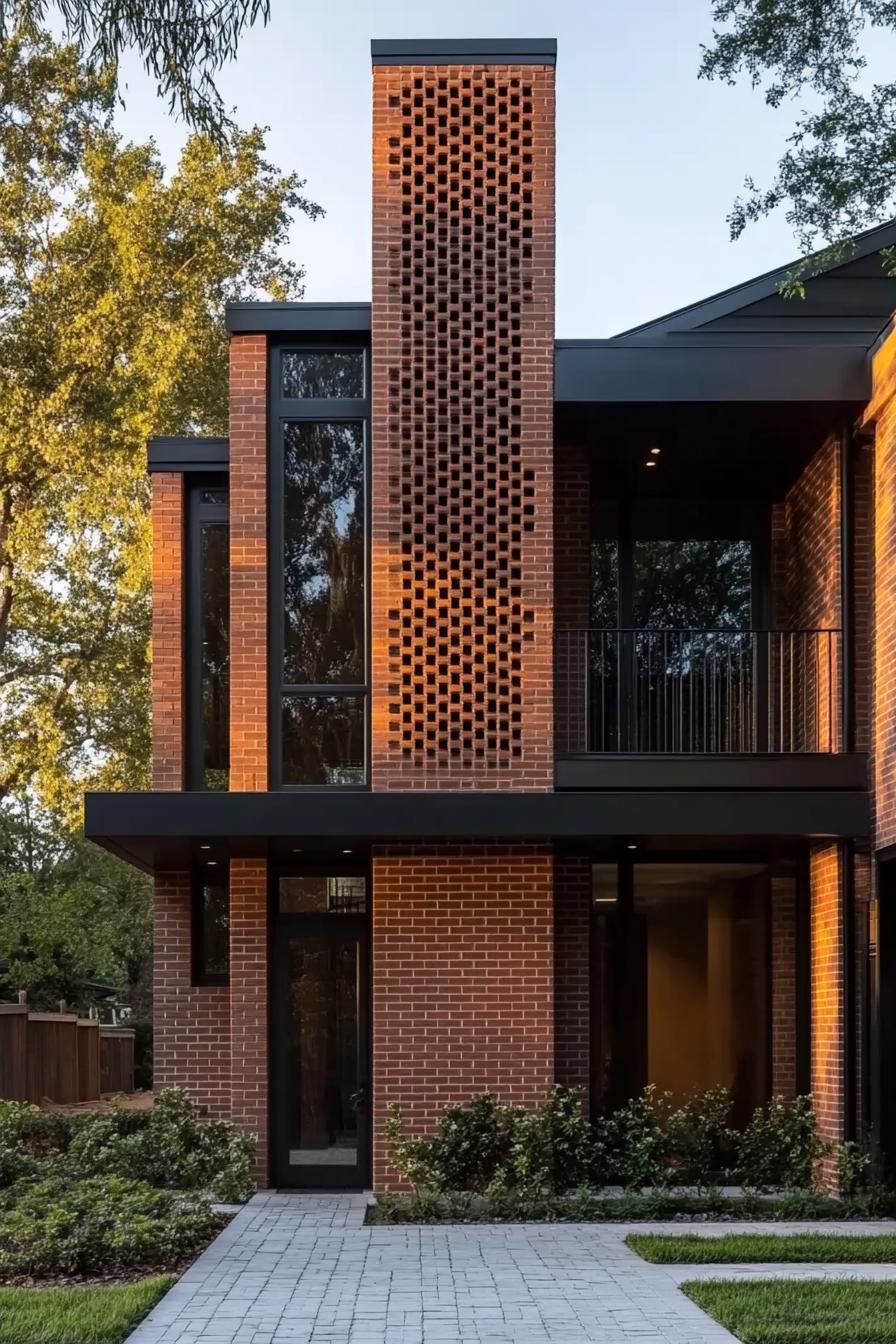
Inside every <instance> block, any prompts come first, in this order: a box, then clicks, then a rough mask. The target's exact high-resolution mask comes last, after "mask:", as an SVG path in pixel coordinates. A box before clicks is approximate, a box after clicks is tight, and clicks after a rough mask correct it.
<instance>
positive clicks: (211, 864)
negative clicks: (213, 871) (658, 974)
mask: <svg viewBox="0 0 896 1344" xmlns="http://www.w3.org/2000/svg"><path fill="white" fill-rule="evenodd" d="M206 863H207V864H208V866H209V868H216V867H217V866H218V860H217V859H206Z"/></svg>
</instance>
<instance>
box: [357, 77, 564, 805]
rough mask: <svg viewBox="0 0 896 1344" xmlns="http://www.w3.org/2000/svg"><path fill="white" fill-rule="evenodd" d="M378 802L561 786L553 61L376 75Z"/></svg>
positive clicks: (374, 666) (374, 749) (375, 753)
mask: <svg viewBox="0 0 896 1344" xmlns="http://www.w3.org/2000/svg"><path fill="white" fill-rule="evenodd" d="M371 325H372V330H371V340H372V369H373V383H372V387H373V409H372V425H371V435H372V440H373V443H374V445H375V451H374V454H373V476H372V583H371V602H372V612H371V620H372V628H373V632H374V636H373V644H372V650H371V660H372V667H371V679H372V699H371V708H372V784H373V787H374V789H414V788H423V787H426V788H437V789H457V788H475V789H492V788H501V789H550V788H551V787H552V784H553V769H554V762H553V751H552V722H553V706H552V683H553V677H552V658H553V647H552V626H553V621H552V610H551V607H552V596H553V582H552V511H553V485H552V476H551V448H552V437H553V368H554V70H553V67H552V66H520V67H517V66H501V67H488V66H474V65H469V66H454V65H421V66H385V65H378V66H376V67H375V69H374V77H373V305H372V317H371Z"/></svg>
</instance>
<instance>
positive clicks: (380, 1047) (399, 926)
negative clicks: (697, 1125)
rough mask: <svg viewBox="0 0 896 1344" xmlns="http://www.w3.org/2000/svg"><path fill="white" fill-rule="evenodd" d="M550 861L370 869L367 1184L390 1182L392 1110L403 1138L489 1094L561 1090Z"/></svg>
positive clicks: (383, 855) (522, 1099)
mask: <svg viewBox="0 0 896 1344" xmlns="http://www.w3.org/2000/svg"><path fill="white" fill-rule="evenodd" d="M553 886H554V883H553V858H552V855H551V852H550V850H549V849H543V848H538V847H534V846H532V847H529V846H518V847H514V848H504V847H500V846H494V847H489V848H487V849H478V850H477V849H469V850H464V849H461V848H460V847H452V848H446V849H441V850H416V851H415V850H381V851H378V852H377V851H375V852H374V859H373V966H372V980H373V1095H374V1104H373V1126H374V1156H373V1181H374V1186H375V1188H378V1189H382V1188H385V1187H387V1186H388V1185H390V1184H392V1183H394V1177H393V1174H392V1173H391V1172H390V1171H389V1167H388V1162H387V1157H386V1152H385V1147H384V1143H383V1139H382V1129H383V1122H384V1120H385V1116H386V1111H387V1108H388V1106H389V1105H390V1103H392V1102H398V1103H399V1104H400V1105H401V1108H402V1112H403V1114H404V1116H405V1119H406V1121H407V1124H408V1127H409V1130H410V1131H411V1132H412V1133H418V1132H420V1130H421V1129H425V1128H427V1127H429V1126H430V1125H431V1124H432V1122H433V1121H434V1119H435V1118H436V1116H437V1115H438V1113H439V1112H440V1111H441V1110H442V1108H443V1107H444V1106H446V1105H447V1104H448V1103H450V1102H460V1101H468V1100H469V1099H470V1097H471V1096H472V1095H473V1094H474V1093H477V1092H483V1091H486V1090H491V1091H493V1092H495V1093H496V1094H497V1095H498V1096H499V1097H500V1099H501V1100H502V1101H505V1102H517V1103H520V1104H526V1105H532V1104H533V1103H535V1102H536V1101H538V1100H539V1099H541V1098H542V1097H544V1095H545V1094H546V1092H547V1091H548V1089H549V1088H550V1086H551V1084H552V1082H553V1081H554V1039H553V993H554V971H553V956H554V952H553V947H554V939H553Z"/></svg>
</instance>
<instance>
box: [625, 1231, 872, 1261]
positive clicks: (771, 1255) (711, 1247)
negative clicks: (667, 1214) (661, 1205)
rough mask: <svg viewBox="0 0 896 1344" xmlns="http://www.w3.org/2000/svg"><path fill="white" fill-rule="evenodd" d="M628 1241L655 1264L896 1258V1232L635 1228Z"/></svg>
mask: <svg viewBox="0 0 896 1344" xmlns="http://www.w3.org/2000/svg"><path fill="white" fill-rule="evenodd" d="M625 1244H626V1245H627V1246H630V1247H631V1249H632V1250H633V1251H637V1253H638V1255H640V1256H641V1257H642V1259H644V1260H650V1261H652V1262H653V1264H655V1265H749V1264H767V1263H776V1262H777V1263H780V1264H782V1265H798V1264H803V1265H812V1264H819V1265H821V1264H827V1265H887V1264H896V1236H892V1235H889V1236H883V1235H882V1236H870V1237H863V1236H852V1237H849V1236H847V1237H844V1236H838V1235H837V1234H836V1233H832V1232H798V1233H795V1234H794V1235H782V1236H777V1237H776V1236H769V1235H768V1234H760V1233H753V1232H750V1233H742V1232H730V1233H726V1234H725V1235H724V1236H721V1237H698V1236H694V1235H693V1234H692V1233H686V1234H685V1235H683V1236H677V1235H676V1236H660V1235H659V1234H655V1233H646V1232H633V1233H631V1234H630V1235H629V1236H627V1237H626V1239H625Z"/></svg>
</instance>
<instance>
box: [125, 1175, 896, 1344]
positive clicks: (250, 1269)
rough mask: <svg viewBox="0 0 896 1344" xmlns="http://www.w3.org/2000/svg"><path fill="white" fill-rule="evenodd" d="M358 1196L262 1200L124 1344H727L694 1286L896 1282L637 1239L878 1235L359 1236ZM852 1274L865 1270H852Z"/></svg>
mask: <svg viewBox="0 0 896 1344" xmlns="http://www.w3.org/2000/svg"><path fill="white" fill-rule="evenodd" d="M366 1207H367V1200H366V1197H365V1196H363V1195H306V1194H275V1193H264V1194H259V1195H255V1196H254V1197H253V1198H252V1199H251V1200H250V1201H249V1203H248V1204H247V1205H246V1206H245V1208H243V1209H242V1210H241V1211H240V1212H239V1213H238V1214H237V1215H236V1217H235V1218H234V1219H233V1221H232V1222H231V1223H230V1224H229V1226H228V1227H227V1228H225V1230H224V1231H223V1232H222V1233H221V1235H220V1236H219V1237H218V1238H217V1240H216V1241H214V1242H213V1243H212V1245H211V1246H209V1247H208V1249H207V1250H206V1251H204V1252H203V1254H202V1255H201V1256H200V1257H199V1259H198V1260H197V1261H196V1263H195V1264H194V1265H192V1266H191V1268H190V1269H189V1270H187V1272H186V1274H184V1276H183V1278H181V1279H180V1280H179V1281H178V1282H177V1283H176V1284H175V1286H174V1287H173V1288H172V1289H171V1291H170V1292H169V1293H168V1294H167V1295H166V1296H165V1297H164V1298H163V1299H162V1301H161V1302H160V1303H159V1304H158V1305H157V1306H156V1307H155V1309H154V1310H153V1311H152V1312H151V1314H150V1315H149V1316H148V1317H147V1319H146V1320H145V1321H144V1322H143V1324H142V1325H140V1326H138V1327H137V1329H136V1331H135V1332H134V1333H133V1334H132V1335H131V1336H130V1344H579V1342H580V1341H581V1342H582V1344H590V1342H591V1341H597V1340H599V1341H601V1344H626V1342H628V1344H631V1342H632V1341H636V1342H637V1344H653V1342H654V1341H666V1344H723V1341H729V1342H730V1341H731V1340H732V1339H733V1336H732V1335H731V1334H730V1333H729V1332H728V1331H727V1330H726V1329H724V1327H722V1326H720V1325H718V1324H716V1322H714V1321H712V1320H710V1319H709V1317H708V1316H706V1315H705V1314H704V1312H702V1311H701V1310H700V1309H699V1307H697V1306H696V1305H695V1304H694V1303H693V1302H691V1301H690V1300H689V1299H688V1298H686V1297H685V1296H684V1294H683V1293H681V1292H680V1291H679V1289H678V1284H679V1283H680V1282H681V1281H683V1280H685V1279H694V1278H708V1277H712V1278H744V1277H749V1278H761V1277H776V1278H781V1277H787V1278H866V1279H867V1278H875V1279H891V1278H894V1279H896V1267H893V1266H884V1265H863V1266H861V1267H856V1266H849V1267H844V1266H836V1265H822V1266H806V1265H798V1266H794V1265H775V1266H764V1265H750V1266H731V1265H650V1264H647V1263H646V1262H645V1261H644V1260H642V1259H641V1258H640V1256H637V1255H635V1254H634V1252H633V1251H630V1250H629V1249H628V1247H627V1246H626V1245H625V1244H624V1239H625V1236H626V1234H627V1233H628V1232H630V1231H634V1230H636V1229H637V1230H639V1231H646V1230H650V1231H654V1232H678V1233H681V1232H683V1231H685V1230H686V1231H688V1232H699V1233H700V1234H701V1235H706V1236H713V1235H719V1234H721V1233H724V1232H752V1231H774V1232H776V1233H786V1232H796V1231H803V1232H805V1231H829V1232H833V1231H837V1232H849V1233H855V1234H856V1235H861V1234H862V1233H863V1232H864V1233H867V1232H870V1231H878V1232H879V1231H881V1230H882V1226H885V1227H887V1228H888V1229H891V1228H893V1227H894V1224H888V1225H882V1224H880V1223H874V1224H862V1223H842V1224H841V1223H836V1224H833V1223H819V1224H812V1225H807V1224H796V1223H794V1224H788V1223H776V1224H774V1225H772V1226H770V1225H769V1224H768V1223H761V1224H757V1223H725V1224H698V1225H694V1224H690V1225H687V1226H685V1225H684V1224H682V1223H651V1224H649V1225H645V1224H644V1223H640V1224H606V1223H603V1224H595V1223H553V1224H549V1223H505V1224H494V1223H492V1224H485V1223H483V1224H464V1225H445V1224H440V1225H437V1226H427V1227H366V1226H365V1225H364V1214H365V1211H366ZM857 1269H858V1272H857Z"/></svg>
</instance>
